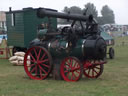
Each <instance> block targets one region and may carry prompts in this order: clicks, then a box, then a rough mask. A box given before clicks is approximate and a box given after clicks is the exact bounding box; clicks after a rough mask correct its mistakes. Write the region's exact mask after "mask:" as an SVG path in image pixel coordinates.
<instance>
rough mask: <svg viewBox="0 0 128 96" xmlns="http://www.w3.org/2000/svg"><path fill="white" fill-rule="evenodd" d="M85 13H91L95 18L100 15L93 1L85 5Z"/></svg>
mask: <svg viewBox="0 0 128 96" xmlns="http://www.w3.org/2000/svg"><path fill="white" fill-rule="evenodd" d="M83 13H84V14H85V13H86V16H89V15H90V14H92V15H93V17H94V18H96V19H97V17H98V11H97V10H96V7H95V6H94V4H93V3H87V4H86V5H85V8H84V9H83Z"/></svg>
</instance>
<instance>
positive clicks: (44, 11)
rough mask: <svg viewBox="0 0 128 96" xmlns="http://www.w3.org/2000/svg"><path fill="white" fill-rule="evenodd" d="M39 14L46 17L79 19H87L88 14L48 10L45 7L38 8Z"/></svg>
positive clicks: (40, 16)
mask: <svg viewBox="0 0 128 96" xmlns="http://www.w3.org/2000/svg"><path fill="white" fill-rule="evenodd" d="M37 16H38V17H39V18H44V17H46V16H47V17H55V18H62V19H70V20H79V21H86V20H87V16H84V15H79V14H66V13H60V12H56V11H53V10H47V9H45V8H39V9H38V10H37Z"/></svg>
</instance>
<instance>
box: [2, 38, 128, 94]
mask: <svg viewBox="0 0 128 96" xmlns="http://www.w3.org/2000/svg"><path fill="white" fill-rule="evenodd" d="M123 40H124V38H118V39H117V41H118V42H119V41H120V42H122V41H123ZM125 40H127V41H128V37H125ZM115 53H116V57H115V59H113V60H110V59H108V63H107V64H105V65H104V72H103V74H102V75H101V76H100V77H99V78H98V79H88V78H85V77H84V76H83V78H82V79H81V80H79V81H78V82H66V81H62V80H61V81H57V80H54V79H53V78H48V79H46V80H41V81H37V80H30V79H29V78H28V76H27V75H26V73H25V71H24V68H23V66H12V65H11V64H10V63H9V62H8V60H1V59H0V96H128V45H124V46H121V45H120V46H115Z"/></svg>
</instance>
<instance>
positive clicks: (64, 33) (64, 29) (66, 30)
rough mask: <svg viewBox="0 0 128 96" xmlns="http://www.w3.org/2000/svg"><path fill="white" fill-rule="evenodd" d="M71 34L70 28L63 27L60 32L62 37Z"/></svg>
mask: <svg viewBox="0 0 128 96" xmlns="http://www.w3.org/2000/svg"><path fill="white" fill-rule="evenodd" d="M72 33H73V29H72V27H70V26H65V27H63V28H62V30H61V34H62V35H68V34H72Z"/></svg>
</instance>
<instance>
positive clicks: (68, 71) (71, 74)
mask: <svg viewBox="0 0 128 96" xmlns="http://www.w3.org/2000/svg"><path fill="white" fill-rule="evenodd" d="M82 73H83V66H82V64H81V62H80V61H79V60H78V59H77V58H75V57H67V58H65V59H64V60H63V61H62V63H61V75H62V77H63V79H64V80H65V81H70V82H74V81H78V80H79V79H80V78H81V76H82Z"/></svg>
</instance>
